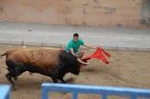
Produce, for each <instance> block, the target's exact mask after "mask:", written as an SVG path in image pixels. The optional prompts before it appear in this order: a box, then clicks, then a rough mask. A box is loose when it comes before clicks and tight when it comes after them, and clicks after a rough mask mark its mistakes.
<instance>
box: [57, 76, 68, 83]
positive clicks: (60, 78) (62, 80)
mask: <svg viewBox="0 0 150 99" xmlns="http://www.w3.org/2000/svg"><path fill="white" fill-rule="evenodd" d="M58 79H59V80H60V81H61V82H62V83H67V82H66V81H65V80H64V79H63V77H59V78H58Z"/></svg>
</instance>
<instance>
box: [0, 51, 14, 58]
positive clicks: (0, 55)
mask: <svg viewBox="0 0 150 99" xmlns="http://www.w3.org/2000/svg"><path fill="white" fill-rule="evenodd" d="M11 52H12V51H6V52H4V53H2V54H0V57H2V56H7V55H9V54H10V53H11Z"/></svg>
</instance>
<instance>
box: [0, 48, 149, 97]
mask: <svg viewBox="0 0 150 99" xmlns="http://www.w3.org/2000/svg"><path fill="white" fill-rule="evenodd" d="M20 47H21V46H13V45H0V53H3V52H4V51H6V50H9V49H14V48H20ZM107 51H108V52H109V53H110V54H111V58H110V64H108V65H106V64H104V63H103V62H102V61H99V60H95V59H92V60H90V61H89V62H90V64H89V65H88V66H87V67H84V68H82V70H81V72H80V75H79V76H74V75H72V74H67V75H66V76H65V79H66V80H68V83H74V84H89V85H101V86H103V85H105V86H121V87H134V88H149V89H150V52H142V51H114V50H107ZM93 52H94V51H93V50H86V55H90V54H91V53H93ZM0 66H1V69H0V84H8V81H7V80H6V78H5V74H6V73H7V69H6V65H5V57H2V58H0ZM43 82H52V80H51V79H50V78H48V77H46V76H43V75H40V74H33V75H29V73H28V72H25V73H24V74H22V75H21V76H19V79H18V81H17V82H16V88H17V91H12V92H11V99H40V98H41V84H42V83H43ZM51 95H52V96H53V97H52V98H51V99H71V95H70V94H62V93H52V94H51ZM79 99H99V97H98V96H96V95H79ZM109 99H121V98H118V97H117V96H111V97H110V98H109ZM123 99H126V98H123Z"/></svg>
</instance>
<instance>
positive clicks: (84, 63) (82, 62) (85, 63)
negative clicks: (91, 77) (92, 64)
mask: <svg viewBox="0 0 150 99" xmlns="http://www.w3.org/2000/svg"><path fill="white" fill-rule="evenodd" d="M77 60H78V61H79V62H80V63H81V64H83V65H88V64H89V63H88V62H84V61H82V60H81V59H79V58H77Z"/></svg>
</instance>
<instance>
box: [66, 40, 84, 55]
mask: <svg viewBox="0 0 150 99" xmlns="http://www.w3.org/2000/svg"><path fill="white" fill-rule="evenodd" d="M83 44H84V42H83V40H81V39H79V40H78V41H77V42H74V41H73V40H70V41H69V43H68V45H67V47H66V50H67V51H69V50H70V49H71V48H72V49H73V51H74V53H77V52H78V50H79V48H80V45H83Z"/></svg>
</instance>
